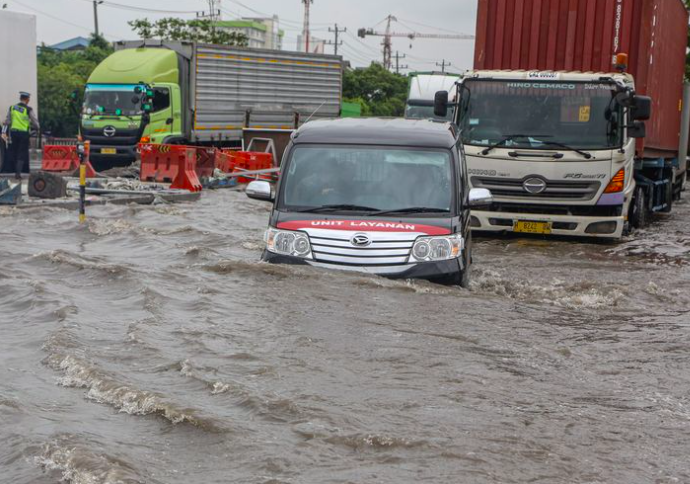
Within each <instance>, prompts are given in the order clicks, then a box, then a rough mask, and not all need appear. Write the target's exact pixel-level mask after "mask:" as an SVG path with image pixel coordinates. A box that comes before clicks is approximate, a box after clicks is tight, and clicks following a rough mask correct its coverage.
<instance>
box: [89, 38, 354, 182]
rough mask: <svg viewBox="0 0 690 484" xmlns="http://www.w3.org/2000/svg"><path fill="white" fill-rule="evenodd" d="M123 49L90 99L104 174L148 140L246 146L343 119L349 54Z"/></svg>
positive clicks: (143, 44) (94, 83)
mask: <svg viewBox="0 0 690 484" xmlns="http://www.w3.org/2000/svg"><path fill="white" fill-rule="evenodd" d="M115 49H116V52H115V53H114V54H112V55H111V56H110V57H108V58H107V59H105V60H104V61H103V62H102V63H101V64H100V65H99V66H98V67H97V68H96V69H95V70H94V72H93V73H92V74H91V76H90V78H89V80H88V84H87V86H86V92H85V95H84V106H83V111H82V117H81V129H80V131H81V136H82V138H83V139H84V140H85V141H90V142H91V161H92V162H93V163H94V166H95V167H96V168H97V169H102V168H107V167H111V166H118V165H127V164H130V163H131V162H132V161H134V160H135V159H136V149H137V145H138V144H139V143H140V142H142V141H143V142H150V143H160V144H188V145H214V146H236V145H238V144H239V143H241V140H242V133H243V130H244V129H251V130H264V131H270V130H291V129H294V128H296V127H298V126H299V125H301V124H302V123H304V122H306V121H307V120H308V119H316V118H327V117H336V116H338V114H339V112H340V106H341V97H342V61H341V58H340V57H336V56H331V55H318V54H306V53H299V52H286V51H276V50H261V49H249V48H241V47H228V46H219V45H205V44H198V43H191V42H161V41H150V40H149V41H138V42H118V43H116V44H115ZM147 93H148V95H147Z"/></svg>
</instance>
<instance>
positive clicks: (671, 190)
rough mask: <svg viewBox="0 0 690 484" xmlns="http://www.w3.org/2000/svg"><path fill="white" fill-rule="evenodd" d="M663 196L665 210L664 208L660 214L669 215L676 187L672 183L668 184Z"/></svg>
mask: <svg viewBox="0 0 690 484" xmlns="http://www.w3.org/2000/svg"><path fill="white" fill-rule="evenodd" d="M678 191H679V192H680V188H678ZM665 195H666V196H665V197H664V202H665V203H666V208H664V209H663V210H662V212H663V213H671V210H673V201H674V200H675V199H676V187H675V186H674V185H673V183H669V185H668V189H667V190H666V194H665Z"/></svg>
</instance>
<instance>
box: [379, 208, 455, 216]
mask: <svg viewBox="0 0 690 484" xmlns="http://www.w3.org/2000/svg"><path fill="white" fill-rule="evenodd" d="M448 212H450V210H448V209H447V208H434V207H409V208H399V209H396V210H381V211H380V212H375V213H372V215H376V216H378V215H388V214H391V213H448Z"/></svg>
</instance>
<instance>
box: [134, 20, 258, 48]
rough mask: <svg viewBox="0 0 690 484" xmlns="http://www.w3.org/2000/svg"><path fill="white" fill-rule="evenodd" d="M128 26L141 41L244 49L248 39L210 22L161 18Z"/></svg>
mask: <svg viewBox="0 0 690 484" xmlns="http://www.w3.org/2000/svg"><path fill="white" fill-rule="evenodd" d="M128 23H129V26H130V27H132V30H133V31H134V32H136V33H137V35H139V37H141V38H142V39H161V40H186V41H191V42H201V43H204V44H217V45H236V46H240V47H246V46H247V44H248V43H249V39H248V38H247V36H246V35H244V34H240V33H238V32H228V31H227V30H224V29H221V28H217V27H216V26H215V24H214V23H213V22H212V21H211V20H183V19H179V18H174V17H168V18H163V19H160V20H157V21H156V22H155V23H152V22H151V21H149V19H139V20H132V21H130V22H128Z"/></svg>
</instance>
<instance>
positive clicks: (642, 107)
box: [630, 95, 652, 121]
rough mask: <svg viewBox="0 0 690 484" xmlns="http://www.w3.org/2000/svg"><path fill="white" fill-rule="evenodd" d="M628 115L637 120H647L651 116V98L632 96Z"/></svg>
mask: <svg viewBox="0 0 690 484" xmlns="http://www.w3.org/2000/svg"><path fill="white" fill-rule="evenodd" d="M630 117H631V118H632V119H634V120H637V121H647V120H648V119H649V118H651V117H652V98H651V97H649V96H637V95H636V96H635V97H633V102H632V106H631V107H630Z"/></svg>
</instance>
